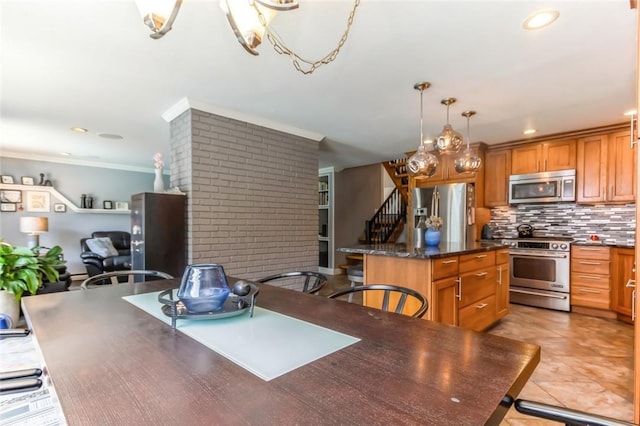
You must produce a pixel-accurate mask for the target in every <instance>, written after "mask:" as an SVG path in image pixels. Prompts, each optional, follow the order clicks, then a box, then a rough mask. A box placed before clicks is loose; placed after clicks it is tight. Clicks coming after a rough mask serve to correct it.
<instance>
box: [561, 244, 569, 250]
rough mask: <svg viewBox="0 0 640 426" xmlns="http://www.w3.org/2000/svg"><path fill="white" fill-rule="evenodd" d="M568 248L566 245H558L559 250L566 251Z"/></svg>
mask: <svg viewBox="0 0 640 426" xmlns="http://www.w3.org/2000/svg"><path fill="white" fill-rule="evenodd" d="M568 248H569V246H568V245H566V244H565V243H562V244H560V249H561V250H566V249H568Z"/></svg>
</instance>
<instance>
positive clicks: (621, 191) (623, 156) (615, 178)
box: [607, 131, 637, 203]
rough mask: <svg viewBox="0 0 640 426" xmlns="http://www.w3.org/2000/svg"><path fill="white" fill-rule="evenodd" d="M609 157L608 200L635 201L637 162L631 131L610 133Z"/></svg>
mask: <svg viewBox="0 0 640 426" xmlns="http://www.w3.org/2000/svg"><path fill="white" fill-rule="evenodd" d="M608 157H609V174H608V182H607V183H608V187H607V198H608V201H613V202H629V203H633V202H635V198H636V178H635V176H636V171H637V164H636V153H635V150H634V149H632V148H631V141H630V132H629V131H623V132H617V133H612V134H610V135H609V148H608Z"/></svg>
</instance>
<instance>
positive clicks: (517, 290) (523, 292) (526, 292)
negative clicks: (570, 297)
mask: <svg viewBox="0 0 640 426" xmlns="http://www.w3.org/2000/svg"><path fill="white" fill-rule="evenodd" d="M509 291H512V292H514V293H522V294H530V295H532V296H542V297H549V298H551V299H561V300H566V299H567V296H558V295H555V294H547V293H538V292H535V291H527V290H519V289H516V288H510V289H509Z"/></svg>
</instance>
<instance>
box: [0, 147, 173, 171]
mask: <svg viewBox="0 0 640 426" xmlns="http://www.w3.org/2000/svg"><path fill="white" fill-rule="evenodd" d="M0 158H17V159H20V160H32V161H44V162H47V163H59V164H69V165H73V166H85V167H97V168H100V169H114V170H125V171H129V172H141V173H154V168H153V167H136V166H127V165H124V164H112V163H104V162H96V161H89V160H82V159H79V158H73V157H51V156H49V155H39V154H31V153H26V152H17V151H0ZM168 173H169V171H168V170H167V169H165V170H164V173H163V174H168Z"/></svg>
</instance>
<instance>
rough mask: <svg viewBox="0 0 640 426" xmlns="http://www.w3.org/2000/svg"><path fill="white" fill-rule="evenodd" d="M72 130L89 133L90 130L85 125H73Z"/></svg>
mask: <svg viewBox="0 0 640 426" xmlns="http://www.w3.org/2000/svg"><path fill="white" fill-rule="evenodd" d="M71 131H72V132H76V133H87V132H88V130H87V129H85V128H84V127H72V128H71Z"/></svg>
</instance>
